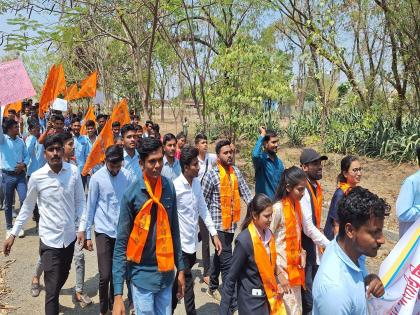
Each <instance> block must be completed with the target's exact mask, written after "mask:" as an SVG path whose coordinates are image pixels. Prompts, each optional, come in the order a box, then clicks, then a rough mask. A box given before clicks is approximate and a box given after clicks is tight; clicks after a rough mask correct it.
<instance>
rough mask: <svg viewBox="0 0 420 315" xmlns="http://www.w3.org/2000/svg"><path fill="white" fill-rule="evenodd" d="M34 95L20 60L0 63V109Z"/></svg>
mask: <svg viewBox="0 0 420 315" xmlns="http://www.w3.org/2000/svg"><path fill="white" fill-rule="evenodd" d="M34 95H36V92H35V90H34V87H33V86H32V82H31V79H29V76H28V73H27V72H26V69H25V66H24V65H23V62H22V60H19V59H16V60H12V61H6V62H3V63H0V107H3V106H6V105H7V104H10V103H14V102H17V101H21V100H23V99H25V98H28V97H32V96H34Z"/></svg>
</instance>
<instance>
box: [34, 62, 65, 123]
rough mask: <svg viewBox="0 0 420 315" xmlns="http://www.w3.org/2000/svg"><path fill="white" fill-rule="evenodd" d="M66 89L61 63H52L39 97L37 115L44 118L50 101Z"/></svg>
mask: <svg viewBox="0 0 420 315" xmlns="http://www.w3.org/2000/svg"><path fill="white" fill-rule="evenodd" d="M65 90H66V80H65V78H64V69H63V65H62V64H59V65H58V66H56V65H52V66H51V69H50V72H49V74H48V77H47V80H46V81H45V84H44V87H43V88H42V92H41V96H40V98H39V117H41V118H44V116H45V112H46V111H47V110H48V108H49V107H50V105H51V104H52V102H53V101H54V100H55V99H56V98H57V96H58V95H59V94H60V93H64V91H65Z"/></svg>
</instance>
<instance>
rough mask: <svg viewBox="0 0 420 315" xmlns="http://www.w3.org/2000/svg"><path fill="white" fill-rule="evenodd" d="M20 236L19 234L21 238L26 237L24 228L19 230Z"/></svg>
mask: <svg viewBox="0 0 420 315" xmlns="http://www.w3.org/2000/svg"><path fill="white" fill-rule="evenodd" d="M18 236H19V237H20V238H22V237H25V231H24V230H23V229H21V230H20V231H19V234H18Z"/></svg>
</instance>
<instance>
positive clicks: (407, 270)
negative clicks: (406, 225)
mask: <svg viewBox="0 0 420 315" xmlns="http://www.w3.org/2000/svg"><path fill="white" fill-rule="evenodd" d="M419 240H420V218H418V219H417V220H416V222H415V223H414V224H413V225H412V226H411V227H410V229H408V230H407V232H405V234H404V235H403V236H402V237H401V239H400V240H399V242H398V243H397V244H396V245H395V247H394V248H393V249H392V251H391V253H389V255H388V257H387V258H385V260H384V261H383V262H382V264H381V267H380V269H379V277H380V278H381V280H382V283H383V285H384V288H385V294H384V295H383V296H382V297H381V298H379V299H376V298H373V299H372V300H370V301H369V304H368V307H369V314H371V315H383V314H387V315H388V314H389V315H397V314H398V315H411V314H416V315H417V314H420V299H419V296H420V295H419V293H420V291H419V289H420V245H419V242H420V241H419Z"/></svg>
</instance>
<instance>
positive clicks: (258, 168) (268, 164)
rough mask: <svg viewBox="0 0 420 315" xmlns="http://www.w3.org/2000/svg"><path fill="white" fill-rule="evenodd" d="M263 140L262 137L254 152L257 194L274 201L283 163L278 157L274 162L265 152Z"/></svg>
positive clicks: (253, 160)
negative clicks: (264, 195)
mask: <svg viewBox="0 0 420 315" xmlns="http://www.w3.org/2000/svg"><path fill="white" fill-rule="evenodd" d="M263 139H264V137H262V136H260V137H259V138H258V140H257V143H256V144H255V147H254V150H253V151H252V162H253V163H254V169H255V194H258V193H263V194H266V195H267V196H268V197H270V198H271V199H274V195H275V194H276V189H277V186H278V184H279V182H280V178H281V175H282V174H283V171H284V165H283V162H282V161H281V160H280V159H279V158H278V156H277V155H276V156H275V158H274V161H273V160H272V159H270V156H269V155H268V153H267V152H265V151H263Z"/></svg>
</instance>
